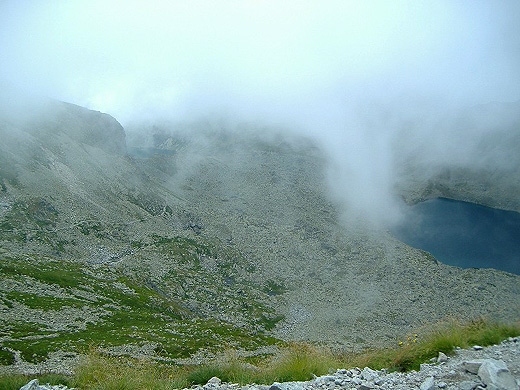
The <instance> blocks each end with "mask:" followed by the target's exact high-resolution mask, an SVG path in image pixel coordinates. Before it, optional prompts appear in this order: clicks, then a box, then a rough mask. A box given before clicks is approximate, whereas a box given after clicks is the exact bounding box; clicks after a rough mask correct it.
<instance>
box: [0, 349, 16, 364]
mask: <svg viewBox="0 0 520 390" xmlns="http://www.w3.org/2000/svg"><path fill="white" fill-rule="evenodd" d="M11 364H14V355H13V353H12V352H10V351H8V350H7V349H6V348H4V347H0V365H1V366H9V365H11Z"/></svg>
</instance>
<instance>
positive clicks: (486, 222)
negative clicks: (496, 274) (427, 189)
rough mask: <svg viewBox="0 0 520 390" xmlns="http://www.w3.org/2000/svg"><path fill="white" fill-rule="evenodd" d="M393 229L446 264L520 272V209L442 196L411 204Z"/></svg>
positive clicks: (413, 244) (393, 232)
mask: <svg viewBox="0 0 520 390" xmlns="http://www.w3.org/2000/svg"><path fill="white" fill-rule="evenodd" d="M391 232H392V234H394V236H395V237H397V238H398V239H399V240H401V241H403V242H405V243H406V244H408V245H410V246H413V247H415V248H420V249H423V250H425V251H428V252H430V253H431V254H432V255H434V256H435V257H436V258H437V259H438V260H439V261H441V262H443V263H445V264H450V265H454V266H457V267H462V268H496V269H500V270H503V271H507V272H511V273H515V274H518V275H520V213H517V212H514V211H504V210H497V209H493V208H489V207H485V206H480V205H476V204H473V203H467V202H460V201H454V200H450V199H444V198H438V199H432V200H428V201H426V202H422V203H419V204H416V205H414V206H410V207H409V208H408V210H407V214H406V218H404V220H403V222H402V223H401V224H400V225H398V226H395V227H393V228H392V229H391Z"/></svg>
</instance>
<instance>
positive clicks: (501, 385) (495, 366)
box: [478, 359, 518, 390]
mask: <svg viewBox="0 0 520 390" xmlns="http://www.w3.org/2000/svg"><path fill="white" fill-rule="evenodd" d="M478 376H479V377H480V379H481V380H482V382H483V383H484V384H485V385H486V389H489V390H518V385H517V383H516V380H515V378H514V377H513V375H511V372H509V369H508V368H507V366H506V364H505V363H504V362H503V361H502V360H496V359H486V360H484V361H483V363H482V365H481V366H480V368H479V369H478Z"/></svg>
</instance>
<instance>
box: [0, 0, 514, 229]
mask: <svg viewBox="0 0 520 390" xmlns="http://www.w3.org/2000/svg"><path fill="white" fill-rule="evenodd" d="M518 20H520V3H519V2H517V1H514V0H511V1H458V2H453V1H435V2H426V1H424V2H422V1H395V2H388V1H371V2H365V1H286V2H283V3H280V2H275V1H252V0H251V1H247V0H246V1H219V2H210V1H200V0H199V1H190V2H186V1H164V2H160V1H155V2H146V3H143V2H139V1H124V2H123V1H97V0H96V1H68V2H59V1H47V2H18V1H4V2H2V4H1V5H0V47H1V48H2V56H1V58H0V82H1V83H2V84H8V85H10V86H12V88H14V89H17V90H23V91H25V92H26V93H28V94H30V95H44V96H49V97H52V98H55V99H59V100H63V101H67V102H71V103H75V104H78V105H82V106H86V107H88V108H91V109H95V110H100V111H103V112H107V113H109V114H111V115H113V116H114V117H115V118H117V119H118V120H119V121H120V122H121V123H122V124H123V126H126V125H129V126H130V125H131V126H134V127H135V126H136V124H139V123H153V122H155V121H157V122H159V121H165V120H168V121H173V122H183V121H190V120H197V119H198V118H200V117H201V116H202V117H205V116H209V117H217V118H226V120H232V121H233V122H235V123H240V122H248V123H250V122H254V123H259V124H262V125H272V126H278V127H280V128H288V129H291V130H294V131H297V132H299V133H300V134H303V135H306V136H310V137H312V138H313V139H315V140H316V141H317V142H318V143H319V144H320V145H321V146H322V147H323V149H324V150H325V151H326V153H327V155H328V160H329V169H328V174H327V177H328V185H329V190H330V194H331V197H332V198H333V199H334V200H335V201H336V202H337V204H339V205H341V206H342V207H343V209H344V210H346V212H345V215H347V214H348V215H351V216H352V215H356V216H358V217H359V218H361V219H367V220H370V221H373V222H375V223H376V224H380V223H387V222H389V221H392V220H394V219H395V218H398V216H399V208H400V201H399V200H398V199H397V198H396V195H395V193H394V184H395V182H396V180H397V178H396V174H397V173H396V172H397V165H398V164H400V163H402V162H403V161H404V160H405V159H406V158H407V156H414V157H415V158H419V160H420V162H421V164H422V165H423V166H424V167H436V166H438V165H442V164H445V163H447V162H450V163H456V164H459V165H461V164H462V165H464V166H471V165H472V164H481V165H482V164H491V165H493V164H500V166H506V165H507V164H511V163H512V162H511V159H503V161H498V162H497V159H496V156H499V155H503V154H501V153H499V152H500V151H497V150H492V151H486V153H488V154H487V155H484V158H482V157H483V155H482V143H483V142H485V143H488V142H489V141H490V140H491V143H492V144H493V142H494V141H496V140H497V137H501V138H503V137H504V132H503V131H502V130H503V129H504V128H506V130H507V129H508V127H507V123H509V122H511V123H516V122H515V121H516V116H515V114H514V111H513V112H512V113H510V114H504V112H503V111H500V110H499V111H497V112H495V113H494V114H493V113H492V111H490V112H491V114H490V115H488V116H486V117H485V119H486V121H487V122H486V123H483V124H482V118H481V119H478V118H477V119H478V120H474V119H471V118H469V119H468V120H467V121H464V120H462V121H461V119H460V118H461V116H460V113H461V110H462V109H463V107H468V106H473V105H477V104H484V103H488V102H493V101H506V102H507V101H519V100H520V72H518V69H520V24H519V23H518ZM4 108H5V106H4ZM493 115H497V116H496V118H495V117H493ZM508 115H510V116H511V118H512V119H511V118H509V117H508ZM508 121H509V122H508ZM475 122H476V123H475ZM504 123H505V124H504ZM501 124H504V126H505V127H504V126H502V125H501ZM510 126H513V128H516V127H514V124H513V125H510ZM261 128H262V126H259V129H261ZM508 131H509V130H508ZM495 132H496V136H495V135H494V134H495ZM507 146H508V145H502V146H501V147H503V148H506V147H507ZM513 160H514V159H513ZM517 162H518V161H517V160H516V161H513V163H514V164H516V163H517Z"/></svg>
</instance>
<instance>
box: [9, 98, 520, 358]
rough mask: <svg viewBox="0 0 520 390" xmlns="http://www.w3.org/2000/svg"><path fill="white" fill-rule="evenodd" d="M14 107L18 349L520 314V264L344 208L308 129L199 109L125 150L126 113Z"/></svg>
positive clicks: (216, 340) (330, 335)
mask: <svg viewBox="0 0 520 390" xmlns="http://www.w3.org/2000/svg"><path fill="white" fill-rule="evenodd" d="M0 124H1V126H0V136H1V137H2V140H3V141H2V143H1V145H0V148H1V151H0V152H1V153H0V158H1V161H0V164H1V165H0V181H1V191H0V206H1V207H0V227H1V230H0V243H1V247H0V248H1V249H0V256H1V266H2V273H1V279H0V298H1V301H0V314H1V315H0V327H1V328H2V329H4V330H3V331H2V333H1V334H0V342H1V344H2V355H1V356H2V359H3V361H4V362H5V363H11V362H12V361H13V359H15V358H16V359H18V352H17V351H20V352H21V355H20V359H22V360H24V361H29V362H38V361H41V360H43V359H45V358H47V357H52V356H53V355H52V353H51V352H53V351H60V350H61V351H65V352H70V351H72V352H77V351H81V349H82V348H87V347H88V345H89V344H92V343H93V344H94V345H98V346H101V347H103V348H105V349H107V350H109V351H112V353H128V354H139V353H144V354H148V355H151V356H155V357H156V358H164V359H176V358H184V357H186V356H190V355H193V354H195V353H197V352H201V353H202V352H203V351H206V352H212V351H213V352H214V351H218V350H221V349H222V348H223V346H224V347H225V348H243V349H247V350H256V349H257V348H260V347H262V346H268V345H276V344H280V343H283V342H284V341H291V340H307V341H317V342H325V343H327V344H329V345H331V346H335V347H338V348H354V349H356V348H365V347H367V346H375V345H383V344H389V343H392V342H394V341H395V339H396V337H397V336H399V335H402V334H403V333H406V332H407V331H411V330H413V329H417V327H418V326H420V325H421V324H423V323H428V322H432V321H436V320H438V319H441V318H445V317H446V316H457V317H463V318H475V317H478V316H482V315H486V316H487V315H490V316H493V317H494V318H496V319H500V320H516V319H518V317H519V314H520V313H519V310H520V309H519V308H520V298H519V297H520V283H519V277H518V276H515V275H510V274H506V273H504V272H499V271H495V270H475V269H471V270H461V269H457V268H453V267H449V266H446V265H443V264H440V263H438V262H437V261H436V260H435V259H434V258H433V257H432V256H430V255H429V254H427V253H425V252H422V251H419V250H415V249H413V248H410V247H408V246H406V245H404V244H403V243H401V242H399V241H397V240H396V239H394V238H393V237H391V236H390V235H389V234H388V233H387V232H385V231H381V230H374V229H371V228H367V227H364V226H360V225H357V224H355V225H351V226H347V227H345V226H344V224H341V223H339V221H338V211H337V210H336V208H335V207H334V205H333V204H332V203H331V202H330V200H329V199H328V197H327V195H326V190H325V188H326V187H325V177H324V167H325V161H326V160H325V157H324V155H323V154H322V151H321V150H320V149H319V148H318V147H316V146H315V145H314V144H313V143H312V142H311V141H309V140H307V139H303V138H301V137H298V136H294V135H288V134H287V133H281V132H279V131H277V130H275V129H271V130H270V129H264V128H262V129H261V131H262V134H263V135H262V137H259V136H257V135H255V134H256V131H257V130H258V129H257V128H256V127H255V126H252V125H251V126H250V127H249V128H248V127H247V126H239V127H238V128H230V127H225V126H224V127H222V125H221V124H215V123H205V122H199V123H193V124H189V125H185V126H183V128H182V129H179V128H175V127H172V126H169V125H165V126H163V127H161V128H160V129H159V128H156V129H154V130H153V132H152V133H153V134H152V143H151V144H150V145H147V147H144V146H143V144H142V143H140V144H136V143H134V144H133V145H131V146H132V147H129V148H128V151H130V152H131V153H130V154H128V153H127V152H126V150H127V148H126V145H125V133H124V131H123V129H122V128H121V126H120V125H119V124H118V123H117V122H116V121H115V119H113V118H111V117H110V116H108V115H105V114H101V113H98V112H93V111H89V110H87V109H84V108H81V107H77V106H73V105H69V104H65V103H58V102H47V103H45V104H44V105H43V108H42V107H41V106H40V107H38V109H37V110H35V112H33V113H32V115H31V116H30V118H29V119H25V118H24V119H21V118H20V117H19V116H16V115H15V116H13V115H5V114H4V115H3V117H2V120H1V122H0ZM145 133H146V132H145V131H144V130H143V129H139V133H137V134H145ZM23 324H27V326H23ZM35 340H37V341H35ZM260 351H264V350H263V349H260ZM264 352H265V351H264ZM60 356H61V355H60Z"/></svg>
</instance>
